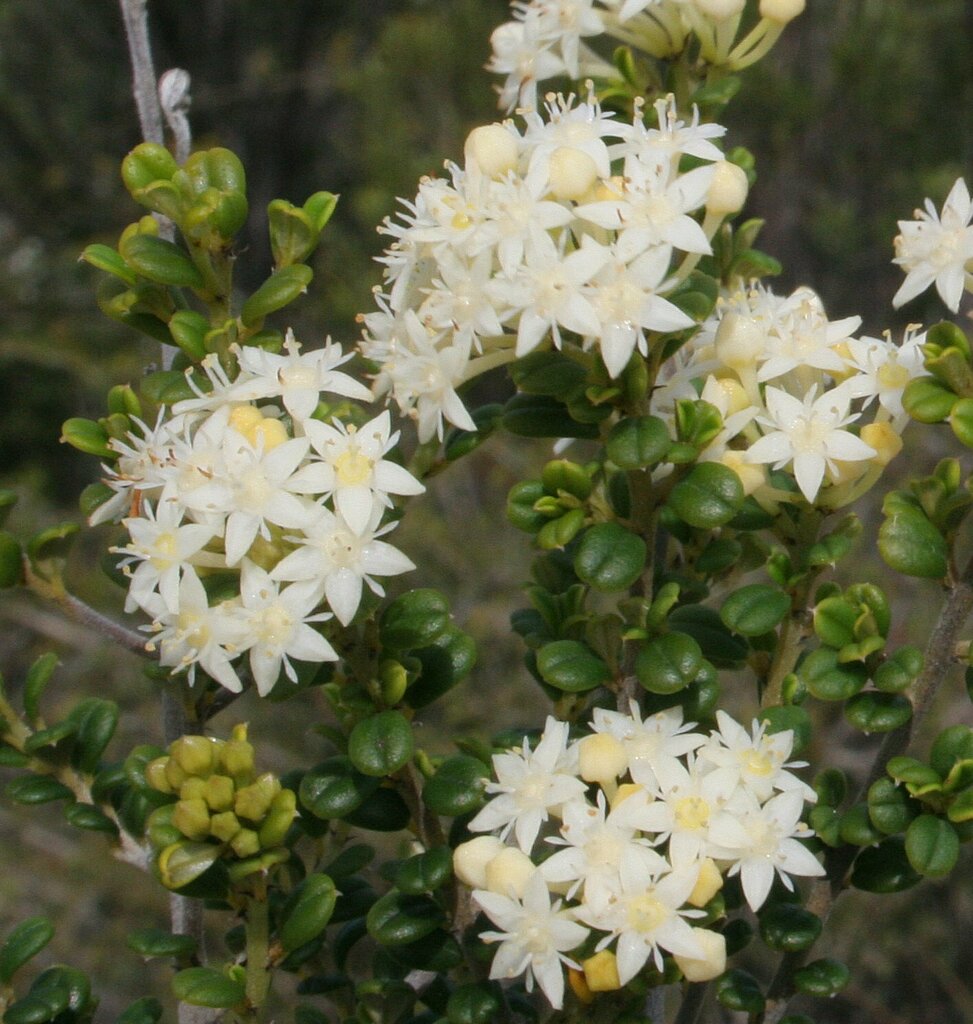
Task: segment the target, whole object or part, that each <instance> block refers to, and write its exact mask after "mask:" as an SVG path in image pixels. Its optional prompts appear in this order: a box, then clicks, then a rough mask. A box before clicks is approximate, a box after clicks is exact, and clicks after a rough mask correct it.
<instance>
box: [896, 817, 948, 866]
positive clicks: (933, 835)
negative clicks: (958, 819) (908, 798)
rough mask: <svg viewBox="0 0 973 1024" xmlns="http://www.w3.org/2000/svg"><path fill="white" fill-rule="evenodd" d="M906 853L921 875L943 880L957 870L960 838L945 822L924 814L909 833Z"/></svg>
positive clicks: (909, 828)
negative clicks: (954, 869) (955, 868)
mask: <svg viewBox="0 0 973 1024" xmlns="http://www.w3.org/2000/svg"><path fill="white" fill-rule="evenodd" d="M905 852H906V856H907V857H908V858H909V863H910V864H911V865H912V867H913V868H914V869H915V870H916V871H918V872H919V874H921V875H925V876H926V877H927V878H942V877H943V876H944V875H948V874H949V873H950V871H952V870H953V867H954V866H955V864H956V860H957V858H958V857H959V836H958V835H957V834H956V829H955V828H953V826H952V825H951V824H950V823H949V822H948V821H946V820H945V819H944V818H939V817H937V816H936V815H934V814H920V815H919V817H918V818H916V819H915V820H914V821H912V822H911V823H910V824H909V827H908V828H907V829H906V833H905Z"/></svg>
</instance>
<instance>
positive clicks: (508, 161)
mask: <svg viewBox="0 0 973 1024" xmlns="http://www.w3.org/2000/svg"><path fill="white" fill-rule="evenodd" d="M463 156H464V157H465V158H466V169H467V171H469V170H470V164H476V166H477V167H478V168H479V169H480V171H482V173H483V174H485V175H486V176H487V177H488V178H499V177H500V176H501V175H502V174H506V173H507V171H512V170H515V169H516V167H517V157H518V147H517V137H516V136H515V135H514V134H513V132H510V131H508V130H507V129H506V128H504V126H503V125H502V124H484V125H480V127H479V128H474V129H473V131H471V132H470V134H469V135H467V137H466V144H465V145H464V146H463Z"/></svg>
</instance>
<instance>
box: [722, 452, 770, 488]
mask: <svg viewBox="0 0 973 1024" xmlns="http://www.w3.org/2000/svg"><path fill="white" fill-rule="evenodd" d="M720 462H722V463H723V465H724V466H726V468H727V469H732V470H733V472H734V473H736V475H737V476H738V477H739V478H740V483H741V484H743V493H744V494H748V495H749V494H753V492H754V491H756V490H757V489H758V488H760V487H763V485H764V484H765V483H766V482H767V470H766V468H765V467H764V466H759V465H756V464H755V463H753V462H745V461H744V458H743V452H737V451H733V450H732V449H729V450H727V451H725V452H724V453H723V454H722V455H721V456H720Z"/></svg>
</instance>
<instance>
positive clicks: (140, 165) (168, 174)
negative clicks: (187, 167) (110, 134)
mask: <svg viewBox="0 0 973 1024" xmlns="http://www.w3.org/2000/svg"><path fill="white" fill-rule="evenodd" d="M178 170H179V165H178V164H177V163H176V161H175V158H174V157H173V155H172V154H171V153H170V152H169V150H168V149H166V148H165V146H160V145H158V144H157V143H154V142H143V143H141V144H140V145H138V146H136V147H135V149H133V150H132V151H131V152H130V153H129V154H128V156H126V157H125V159H124V160H122V181H124V182H125V187H126V188H127V189H128V190H129V192H131V193H132V194H133V196H134V194H135V193H136V192H137V191H138V190H139V189H142V188H145V186H146V185H149V184H151V183H152V182H153V181H158V180H160V179H161V180H163V181H168V180H170V179H171V178H172V176H173V175H174V174H175V173H176V171H178ZM136 198H137V197H136Z"/></svg>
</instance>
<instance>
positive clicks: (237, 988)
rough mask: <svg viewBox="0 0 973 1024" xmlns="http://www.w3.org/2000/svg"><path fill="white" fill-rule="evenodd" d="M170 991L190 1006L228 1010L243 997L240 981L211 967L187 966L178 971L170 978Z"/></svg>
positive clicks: (241, 1000) (243, 992)
mask: <svg viewBox="0 0 973 1024" xmlns="http://www.w3.org/2000/svg"><path fill="white" fill-rule="evenodd" d="M172 991H173V992H174V993H175V996H176V998H177V999H179V1000H180V1001H181V1002H184V1003H189V1005H190V1006H208V1007H211V1008H212V1009H220V1010H228V1009H229V1008H230V1007H232V1006H236V1005H238V1004H240V1003H242V1002H243V1000H244V998H245V991H244V986H243V982H242V981H238V980H237V979H236V978H231V977H229V976H228V975H226V974H224V973H223V972H222V971H217V970H214V969H213V968H212V967H188V968H187V969H186V970H184V971H179V973H178V974H176V976H175V977H174V978H173V979H172Z"/></svg>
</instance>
